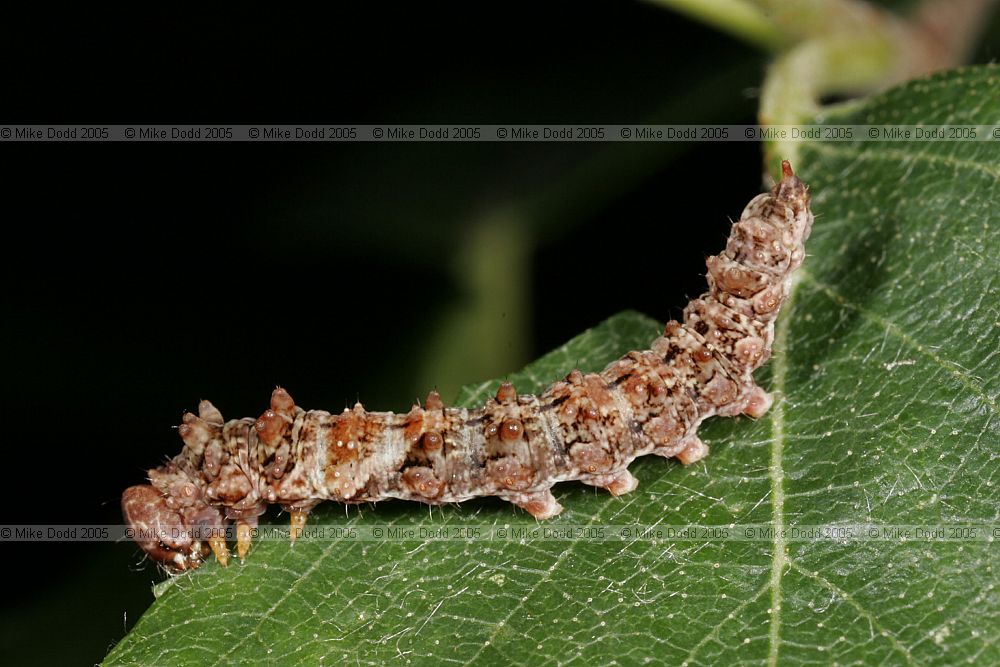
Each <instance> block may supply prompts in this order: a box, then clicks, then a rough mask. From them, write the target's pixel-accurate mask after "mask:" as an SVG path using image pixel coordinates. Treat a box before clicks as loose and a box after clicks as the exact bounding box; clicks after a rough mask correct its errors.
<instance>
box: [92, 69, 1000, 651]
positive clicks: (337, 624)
mask: <svg viewBox="0 0 1000 667" xmlns="http://www.w3.org/2000/svg"><path fill="white" fill-rule="evenodd" d="M820 120H821V121H822V122H825V123H852V122H853V123H880V122H893V123H914V124H915V123H919V122H923V123H928V124H933V123H956V124H975V123H994V122H997V121H1000V68H997V67H978V68H972V69H966V70H961V71H955V72H951V73H946V74H942V75H938V76H935V77H932V78H930V79H927V80H922V81H918V82H913V83H911V84H908V85H906V86H903V87H900V88H897V89H894V90H892V91H889V92H887V93H885V94H883V95H880V96H877V97H875V98H872V99H870V100H868V101H866V102H864V103H861V104H855V105H852V106H850V107H845V108H844V109H842V110H839V111H832V112H830V113H828V115H826V116H825V117H824V118H822V119H820ZM998 147H1000V142H989V141H980V142H940V143H924V142H907V143H904V142H897V143H891V142H886V143H875V142H871V143H865V142H857V143H815V144H808V145H806V146H803V148H802V154H801V159H802V163H801V164H799V165H796V167H797V169H798V170H799V173H800V174H801V175H802V176H803V178H804V180H806V181H807V182H808V183H810V185H811V187H812V190H813V192H814V209H815V211H816V212H817V214H818V218H817V221H816V225H815V227H814V233H813V237H812V238H811V239H810V241H809V244H808V250H809V257H808V259H807V261H806V263H805V266H804V268H803V270H802V273H801V279H800V280H799V282H798V283H797V286H796V289H795V291H794V296H793V300H792V303H791V304H789V306H788V307H787V308H786V310H785V311H784V312H783V313H782V316H781V318H780V320H779V327H778V333H777V338H776V341H775V350H774V358H773V361H772V362H771V364H770V365H769V367H767V368H766V369H765V370H764V371H762V372H761V373H759V375H758V380H759V382H760V383H761V384H762V385H763V386H765V387H768V388H770V390H772V391H773V392H774V393H775V394H776V396H777V401H776V404H775V406H774V407H773V408H772V410H771V411H770V412H769V413H768V415H767V416H766V417H764V418H763V419H761V420H758V421H756V422H754V421H751V420H749V419H746V418H738V419H721V418H720V419H714V420H711V421H710V422H709V423H707V424H706V425H705V427H704V429H703V432H702V433H703V438H704V439H705V440H706V441H707V442H709V444H710V445H711V447H712V455H711V456H709V457H708V458H707V459H705V460H704V461H702V462H700V463H698V464H696V465H694V466H692V467H689V468H684V467H682V466H679V465H677V464H676V463H673V462H669V461H664V460H662V459H658V458H656V457H646V458H644V459H642V460H640V461H637V462H636V463H635V464H634V466H633V468H632V469H633V472H634V473H635V475H636V476H637V477H638V478H639V481H640V485H639V489H638V490H637V491H636V492H634V493H633V494H631V495H628V496H625V497H622V498H612V497H610V496H608V495H607V494H605V493H603V492H598V491H595V490H594V489H592V488H590V487H584V486H582V485H579V484H562V485H559V486H558V487H557V488H556V495H557V497H558V498H559V500H560V502H561V503H562V504H563V505H564V506H565V507H566V512H565V513H564V514H563V515H562V516H560V517H559V519H557V520H556V521H555V523H557V524H563V525H565V524H577V525H590V526H594V527H597V526H602V525H610V524H627V525H645V524H661V525H665V526H666V525H688V524H701V525H712V526H719V527H722V528H728V529H729V530H730V531H731V532H732V534H733V535H737V534H739V533H740V532H742V531H743V530H745V528H746V527H748V526H755V525H757V526H760V525H770V526H773V527H777V528H782V527H784V528H785V529H787V531H791V530H792V529H794V528H796V527H799V526H806V525H814V526H823V527H826V528H827V529H829V530H832V531H837V530H843V529H846V528H847V527H850V526H856V525H862V526H869V525H870V526H889V525H900V524H905V525H910V526H913V525H919V526H932V525H938V524H963V525H970V526H982V525H984V524H985V525H991V526H992V525H1000V519H998V512H1000V509H998V508H1000V494H998V488H1000V475H998V469H1000V467H998V465H997V457H998V455H997V451H998V448H997V444H998V442H1000V420H998V414H997V404H998V394H1000V308H998V304H1000V272H998V268H1000V231H998V229H1000V228H998V226H997V221H996V218H995V213H994V210H995V208H996V205H997V203H998V201H1000V190H998V177H1000V148H998ZM736 213H738V212H736V211H734V212H733V214H736ZM609 233H613V230H609ZM666 305H669V304H665V306H666ZM673 305H675V306H676V305H679V304H673ZM665 310H666V308H665ZM658 330H659V325H657V324H656V323H655V322H653V321H651V320H649V319H647V318H645V317H643V316H640V315H637V314H634V313H624V314H621V315H618V316H616V317H614V318H612V319H611V320H609V321H607V322H605V323H604V324H602V325H600V326H599V327H597V328H595V329H593V330H591V331H588V332H586V333H584V334H582V335H581V336H579V337H578V338H576V339H574V340H573V341H571V342H570V343H569V344H567V345H566V346H565V347H563V348H561V349H560V350H557V351H556V352H553V353H552V354H550V355H547V356H546V357H543V358H542V359H540V360H538V361H537V362H535V363H534V364H532V365H531V366H529V367H528V368H527V369H525V371H523V372H522V373H521V374H518V375H515V376H512V378H513V379H514V380H515V382H516V384H517V386H518V388H519V389H520V390H522V391H526V390H536V389H539V388H541V387H542V386H544V385H545V384H547V383H548V382H550V381H552V380H554V379H556V378H558V377H559V376H561V375H563V374H564V373H565V372H566V371H568V370H570V369H572V368H573V367H576V366H581V367H584V368H587V369H596V368H600V367H601V366H603V365H604V364H605V363H607V362H608V361H610V360H612V359H614V358H615V357H616V356H618V355H619V354H621V353H622V352H624V351H626V350H628V349H632V348H635V347H640V346H645V345H646V344H647V343H648V342H649V340H651V339H652V338H653V337H654V336H655V335H657V333H658ZM494 387H495V383H487V384H485V385H478V386H475V387H471V388H467V389H466V390H464V391H463V392H462V399H461V400H462V402H463V403H465V404H473V403H475V402H477V401H480V400H482V398H483V396H484V395H485V393H486V392H488V391H490V390H491V389H493V388H494ZM311 521H312V522H313V523H323V524H328V525H341V526H365V525H367V524H394V525H420V526H425V527H435V528H438V527H446V526H459V525H477V526H483V527H491V526H498V525H499V526H503V525H511V526H522V525H523V526H535V525H536V524H535V522H534V521H533V520H532V519H530V517H527V516H526V515H525V514H524V513H523V512H519V511H516V510H515V509H513V508H512V507H511V506H510V505H506V504H504V503H502V502H500V501H498V500H495V499H483V500H478V501H473V502H470V503H463V504H461V505H459V506H455V507H447V508H444V509H434V510H432V511H428V510H427V509H426V508H422V507H420V506H417V505H412V504H406V503H384V504H379V505H378V507H377V508H375V509H371V508H363V509H362V510H361V511H360V512H359V511H358V510H356V509H351V510H349V511H348V512H346V516H345V512H344V510H343V508H340V507H337V506H332V505H329V504H328V505H325V506H323V508H322V509H320V510H318V511H317V512H316V514H315V516H314V517H313V519H311ZM787 531H786V533H784V534H782V533H780V532H775V533H774V535H773V536H768V537H767V538H766V539H753V540H739V539H732V538H730V539H714V540H661V541H652V540H637V541H631V542H629V541H615V540H587V539H579V540H571V541H560V540H528V541H525V542H523V543H517V542H512V541H497V542H486V541H481V540H470V541H462V542H459V541H438V542H434V541H411V542H400V541H395V542H374V541H343V542H337V541H320V540H305V541H302V542H299V543H298V544H296V545H295V546H294V547H293V548H290V547H289V546H288V545H287V544H285V543H282V542H280V541H261V542H260V543H258V544H257V545H256V546H255V548H254V550H253V552H252V553H251V556H250V558H249V560H248V561H247V563H246V564H245V565H243V566H239V565H237V566H231V567H230V568H228V569H226V570H222V569H220V568H219V567H217V566H216V565H215V564H208V565H206V566H204V567H202V568H201V569H200V570H197V571H195V572H194V573H192V574H189V575H185V576H183V577H180V578H178V579H177V580H176V583H175V584H174V585H173V586H171V587H169V589H168V590H166V591H165V592H164V593H163V595H162V596H161V597H160V598H159V599H158V600H157V601H156V603H155V604H154V605H153V606H152V607H151V608H150V610H149V611H148V612H147V613H146V614H145V615H144V616H143V617H142V619H141V620H140V621H139V622H138V623H137V625H136V627H135V628H134V630H133V631H132V632H131V633H130V634H129V635H128V636H127V637H126V638H125V639H124V640H122V642H121V643H120V644H119V645H118V646H117V647H115V649H114V650H113V651H112V652H111V654H110V655H109V656H108V658H107V660H106V664H108V665H121V664H158V665H164V664H191V665H194V664H197V665H202V666H204V665H213V664H227V663H231V662H240V661H242V662H246V663H249V664H272V663H273V664H286V663H289V662H301V663H306V664H385V663H398V664H402V663H406V662H410V663H412V664H434V665H437V664H445V663H460V664H533V665H534V664H549V663H557V662H559V663H574V664H593V663H610V662H613V661H618V663H622V664H635V663H643V662H654V663H669V664H689V665H696V664H704V665H713V664H715V665H718V664H750V663H753V664H762V663H770V664H776V663H779V662H780V663H781V664H800V663H817V664H828V663H838V664H957V663H964V662H968V663H975V664H998V663H1000V649H998V645H1000V641H998V640H1000V588H998V586H997V582H998V565H1000V562H998V561H1000V559H998V556H997V554H998V552H997V546H996V545H995V543H992V542H990V541H988V540H986V539H974V540H964V541H948V540H913V539H910V540H907V541H900V540H879V541H874V540H866V539H852V540H840V541H838V540H833V539H813V540H799V539H796V536H795V535H793V534H792V533H791V532H787Z"/></svg>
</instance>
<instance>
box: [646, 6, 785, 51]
mask: <svg viewBox="0 0 1000 667" xmlns="http://www.w3.org/2000/svg"><path fill="white" fill-rule="evenodd" d="M648 1H649V2H653V3H655V4H658V5H661V6H663V7H667V8H669V9H672V10H674V11H676V12H678V13H680V14H684V15H686V16H689V17H691V18H693V19H696V20H698V21H701V22H702V23H705V24H707V25H711V26H713V27H715V28H718V29H719V30H721V31H723V32H727V33H729V34H731V35H734V36H736V37H738V38H740V39H742V40H744V41H746V42H749V43H750V44H753V45H754V46H759V47H761V48H763V49H765V50H767V51H778V50H780V49H781V48H783V47H785V46H787V45H788V44H789V41H790V40H789V39H788V36H787V35H786V33H785V32H783V31H782V30H780V29H779V28H778V26H776V25H775V24H774V22H773V21H771V19H770V18H769V17H768V16H767V15H766V13H765V12H763V11H761V9H760V8H759V7H757V6H756V3H755V2H753V1H752V0H648Z"/></svg>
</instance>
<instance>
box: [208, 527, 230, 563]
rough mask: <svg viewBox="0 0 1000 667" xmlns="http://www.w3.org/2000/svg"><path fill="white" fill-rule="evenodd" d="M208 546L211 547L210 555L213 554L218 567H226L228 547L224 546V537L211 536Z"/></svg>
mask: <svg viewBox="0 0 1000 667" xmlns="http://www.w3.org/2000/svg"><path fill="white" fill-rule="evenodd" d="M208 546H210V547H212V553H214V554H215V559H216V560H217V561H219V565H221V566H222V567H228V566H229V545H228V544H226V538H225V536H223V535H212V536H211V537H209V538H208Z"/></svg>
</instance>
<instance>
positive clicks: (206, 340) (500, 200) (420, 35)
mask: <svg viewBox="0 0 1000 667" xmlns="http://www.w3.org/2000/svg"><path fill="white" fill-rule="evenodd" d="M3 48H4V51H5V52H6V53H5V54H4V55H5V56H6V57H5V58H4V60H5V62H6V63H7V67H8V69H7V71H6V72H5V78H4V83H3V85H4V89H5V98H6V99H5V102H4V105H3V109H2V111H0V114H2V119H0V120H2V122H4V123H25V124H26V123H36V124H41V123H46V122H52V123H100V124H112V123H115V124H117V123H129V124H139V123H150V124H151V123H156V122H161V123H178V124H180V123H231V124H249V123H269V122H270V123H319V124H349V123H420V122H427V123H505V124H514V123H586V122H601V123H641V122H660V123H670V122H673V123H709V122H716V123H733V124H735V123H751V122H753V120H754V109H755V106H756V99H755V95H756V88H755V87H756V86H757V85H759V82H760V81H761V77H762V74H763V68H764V66H765V63H766V58H765V56H764V55H763V54H760V53H759V52H757V51H755V50H754V49H752V48H751V47H748V46H745V45H743V44H741V43H738V42H736V41H735V40H733V39H731V38H729V37H726V36H723V35H720V34H718V33H715V32H713V31H711V30H710V29H708V28H705V27H702V26H700V25H697V24H695V23H692V22H690V21H688V20H686V19H684V18H681V17H678V16H676V15H674V14H671V13H669V12H666V11H663V10H661V9H659V8H656V7H654V6H650V5H645V4H626V3H610V2H609V3H602V4H594V5H590V6H581V5H579V4H577V3H563V4H559V3H556V4H548V3H538V4H537V5H536V4H534V3H525V4H521V5H519V4H516V3H514V4H510V3H508V4H506V5H504V6H503V7H489V8H485V7H484V8H481V9H475V8H472V7H470V6H464V7H448V8H445V7H440V8H427V7H425V8H422V9H420V10H413V9H410V10H406V14H400V13H399V12H398V11H393V12H391V15H390V14H385V13H382V14H374V13H373V14H348V13H346V12H345V11H343V10H341V11H340V12H339V15H338V16H337V18H336V19H332V20H323V21H319V20H312V19H310V17H308V16H305V15H304V16H301V17H295V19H294V20H289V21H288V22H287V23H283V22H282V21H280V20H275V21H268V22H266V23H255V24H254V25H241V24H240V23H239V22H231V23H224V24H216V25H204V24H202V25H196V24H194V23H192V22H190V21H187V20H180V19H176V20H169V19H167V20H160V21H157V22H155V24H154V23H152V22H151V23H149V24H142V23H137V24H135V25H132V26H129V27H128V28H127V29H124V28H109V27H106V26H105V25H104V24H103V23H102V24H101V25H96V24H95V25H88V24H86V23H81V22H74V23H73V24H72V25H67V26H63V27H51V26H48V27H46V28H45V29H44V30H42V31H40V32H31V33H30V34H29V33H18V34H12V35H9V36H8V38H7V39H5V40H4V47H3ZM2 156H3V159H2V160H0V170H2V171H0V176H2V192H3V221H4V223H5V224H4V225H3V237H2V247H3V249H4V251H3V262H2V268H0V271H2V274H3V294H2V313H3V327H2V329H0V332H2V333H0V336H2V338H0V344H2V350H3V368H4V371H3V372H4V378H3V383H2V392H3V397H2V400H3V402H2V407H3V423H4V429H3V445H4V447H5V450H6V454H7V456H6V458H5V464H6V465H5V470H6V474H5V475H4V476H3V479H4V490H5V495H6V497H7V498H6V500H7V501H6V502H5V503H4V506H3V509H2V510H0V512H2V518H0V524H29V523H37V524H73V523H81V524H82V523H87V524H94V523H111V524H115V523H120V520H121V519H120V510H119V507H118V498H119V496H120V493H121V491H122V490H123V489H124V488H125V487H126V486H129V485H131V484H136V483H140V482H142V481H143V479H144V475H145V472H144V471H145V469H146V468H149V467H151V466H155V465H158V464H159V463H161V462H162V460H163V458H164V457H166V456H173V455H174V454H176V453H177V452H178V451H179V449H180V441H179V439H178V438H177V436H176V433H175V432H174V430H173V429H172V428H171V427H172V426H173V425H175V424H177V423H178V422H179V419H180V416H181V414H182V412H183V411H184V410H186V409H194V408H195V407H196V406H197V402H198V400H199V399H200V398H211V399H212V400H213V401H214V402H215V403H216V405H217V406H219V407H220V408H221V410H222V411H223V414H224V415H225V416H226V417H227V418H235V417H241V416H252V415H257V414H259V413H260V412H261V410H262V409H263V408H264V407H265V406H266V401H267V397H268V396H269V392H270V390H271V389H272V388H273V387H274V386H275V385H276V384H281V385H282V386H285V387H288V388H289V390H290V391H291V392H292V394H293V396H295V398H296V399H297V402H298V403H299V404H300V405H303V406H304V407H306V408H324V409H330V410H339V409H341V408H342V407H343V406H344V405H345V404H346V403H353V402H354V400H355V399H356V398H358V397H361V398H362V399H364V401H365V403H366V405H367V406H369V407H370V408H373V409H393V410H400V409H406V408H407V407H408V406H409V404H410V403H411V402H412V400H413V398H414V397H415V396H417V395H422V394H423V393H425V392H426V391H427V389H429V388H430V386H429V385H431V384H434V383H435V382H436V381H435V380H433V379H430V378H429V377H426V375H427V373H426V372H425V370H421V364H420V361H421V355H422V351H423V350H426V349H427V347H428V346H430V345H434V344H438V345H440V344H441V342H440V340H438V341H437V343H435V340H434V337H435V336H437V335H439V333H440V332H439V328H440V327H439V322H440V321H441V318H442V317H445V316H446V314H447V313H450V312H455V311H459V312H460V311H461V310H462V308H464V307H465V305H466V304H467V302H468V301H469V300H470V299H473V298H474V295H471V294H470V293H469V290H468V289H467V286H466V284H465V281H463V280H462V275H461V272H460V271H456V270H455V266H456V265H457V264H458V265H460V264H461V262H460V261H457V262H456V257H458V256H459V255H460V253H462V252H463V248H464V247H465V243H466V242H467V240H468V239H469V238H470V235H471V234H474V232H475V226H476V225H479V224H485V223H484V222H483V221H484V220H489V219H490V216H491V213H492V212H495V211H506V210H510V209H512V208H513V209H516V210H518V211H521V212H522V213H523V215H521V216H520V217H519V218H518V223H517V225H515V226H514V228H513V231H512V234H513V235H514V237H515V239H514V241H515V242H517V243H523V244H524V245H523V248H524V253H525V254H526V257H527V261H526V263H525V265H523V266H514V267H512V271H517V275H518V276H519V277H520V279H521V280H522V281H524V285H526V289H525V290H524V294H523V296H524V299H523V316H524V317H523V321H524V323H525V324H524V329H525V331H524V332H523V333H524V337H525V339H526V340H527V341H528V344H527V346H526V347H523V348H519V349H517V350H515V352H514V354H513V357H516V362H512V361H511V359H512V356H511V354H506V355H500V356H502V357H503V358H504V359H505V361H504V362H503V363H504V364H507V365H509V364H511V363H513V364H514V365H513V367H507V366H506V365H505V366H503V367H500V368H494V367H492V366H490V363H489V360H485V361H484V362H483V365H482V366H481V367H479V368H477V369H475V371H473V372H475V373H479V374H477V375H472V374H470V375H469V376H468V377H462V378H447V379H446V380H442V381H444V382H445V386H447V387H452V386H453V385H454V386H457V384H455V383H456V382H457V383H461V382H474V381H479V380H483V379H486V378H488V377H490V376H492V375H499V374H502V373H503V372H505V371H510V370H515V369H516V367H517V366H520V365H521V364H523V363H525V362H527V361H530V359H531V358H533V357H534V356H536V355H537V354H540V353H542V352H545V351H547V350H549V349H551V348H553V347H555V346H557V345H559V344H561V343H562V342H564V341H565V340H567V339H569V338H571V337H572V336H574V335H576V334H578V333H580V332H581V331H582V330H583V329H585V328H587V327H589V326H592V325H594V324H596V323H598V322H599V321H601V320H602V319H604V318H606V317H608V316H610V315H612V314H614V313H616V312H618V311H620V310H623V309H625V308H634V309H637V310H640V311H643V312H645V313H648V314H650V315H652V316H654V317H657V318H658V319H660V320H665V319H667V318H669V317H671V316H677V315H678V314H679V312H680V309H681V308H682V307H683V305H684V303H685V302H686V300H687V297H688V296H691V295H693V294H696V293H698V292H700V291H701V289H702V287H703V280H704V279H703V277H702V276H703V273H704V263H703V260H704V257H705V256H706V255H707V254H710V253H714V252H716V251H717V250H718V248H719V247H720V246H721V244H722V242H723V240H724V239H725V236H726V234H727V228H728V224H729V223H728V221H727V217H736V216H738V215H739V213H740V210H741V208H742V206H743V205H744V204H745V202H746V201H747V200H748V199H749V198H750V197H751V196H752V195H754V194H755V193H756V192H757V191H758V190H759V188H760V185H761V178H760V175H761V164H760V148H759V146H757V145H755V144H752V143H714V144H709V143H703V144H680V143H662V144H644V145H639V144H542V143H539V144H487V143H483V144H471V145H456V144H443V143H442V144H429V143H427V144H383V145H374V144H339V145H319V144H256V145H251V144H104V145H101V144H3V145H2ZM458 259H459V260H460V257H458ZM502 278H503V276H502V275H501V276H500V279H502ZM499 317H501V318H502V317H503V314H502V313H501V314H500V315H499ZM486 324H487V325H490V324H491V323H489V322H488V323H486ZM496 326H497V327H498V328H499V329H500V330H503V329H504V326H505V325H504V323H503V322H500V321H498V322H497V324H496ZM446 342H447V343H448V344H449V345H452V346H453V347H454V350H455V354H456V355H457V354H460V353H461V349H460V346H461V345H462V344H463V343H462V341H446ZM508 352H509V351H508ZM451 393H452V396H453V395H454V392H453V391H452V392H451ZM445 398H446V400H447V399H448V398H449V396H448V395H446V396H445ZM2 555H3V558H4V561H5V562H4V564H3V567H4V572H5V573H6V575H7V576H6V577H5V585H4V588H3V596H2V599H3V609H2V611H0V645H2V647H3V649H2V650H3V651H4V653H5V658H7V659H5V660H4V662H10V664H13V663H14V661H15V660H16V659H17V658H21V659H23V660H25V661H27V663H29V664H30V663H51V664H57V663H59V664H65V663H66V662H75V663H91V662H96V661H99V660H100V659H101V657H102V656H103V655H104V654H105V652H106V651H107V649H108V648H110V647H111V646H112V645H113V644H114V643H115V642H116V641H117V640H118V639H119V638H121V636H123V635H124V633H125V632H126V631H127V630H128V629H129V628H131V627H132V625H133V624H134V623H135V621H136V620H137V619H138V618H139V616H140V615H141V614H142V612H143V611H144V610H145V609H146V607H148V606H149V604H151V602H152V599H153V598H152V593H151V591H150V586H151V584H152V583H154V582H156V581H159V580H160V579H162V575H161V574H160V573H159V572H158V571H157V570H156V568H155V567H153V566H152V565H151V564H149V563H148V562H142V559H141V557H140V552H139V550H138V548H137V547H135V546H134V545H132V544H130V543H122V544H75V543H40V544H4V545H3V548H2Z"/></svg>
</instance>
